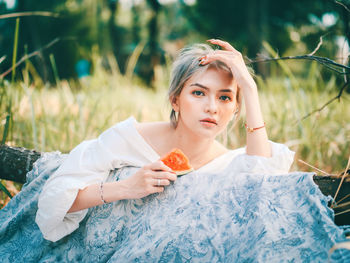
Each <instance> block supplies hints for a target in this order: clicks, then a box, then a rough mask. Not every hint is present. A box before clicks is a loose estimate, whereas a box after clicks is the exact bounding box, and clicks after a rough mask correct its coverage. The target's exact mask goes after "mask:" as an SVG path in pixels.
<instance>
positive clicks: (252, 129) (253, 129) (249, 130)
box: [244, 122, 265, 133]
mask: <svg viewBox="0 0 350 263" xmlns="http://www.w3.org/2000/svg"><path fill="white" fill-rule="evenodd" d="M244 126H245V127H246V129H247V131H248V132H250V133H252V132H253V131H255V130H258V129H261V128H264V127H265V122H264V125H263V126H260V127H256V128H249V127H248V126H247V123H244Z"/></svg>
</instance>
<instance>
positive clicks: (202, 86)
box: [190, 83, 234, 93]
mask: <svg viewBox="0 0 350 263" xmlns="http://www.w3.org/2000/svg"><path fill="white" fill-rule="evenodd" d="M191 86H198V87H201V88H202V89H206V90H209V88H208V87H206V86H204V85H202V84H199V83H193V84H191V85H190V87H191ZM219 91H221V92H231V93H234V92H233V90H232V89H221V90H219Z"/></svg>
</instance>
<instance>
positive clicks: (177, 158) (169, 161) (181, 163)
mask: <svg viewBox="0 0 350 263" xmlns="http://www.w3.org/2000/svg"><path fill="white" fill-rule="evenodd" d="M160 160H161V161H162V162H163V163H164V164H165V165H166V166H168V167H170V168H171V169H172V170H173V171H174V172H175V173H176V175H177V176H181V175H184V174H187V173H189V172H192V171H193V167H192V166H191V165H190V162H189V160H188V158H187V156H186V155H185V154H184V153H183V152H182V151H181V150H180V149H176V148H175V149H173V150H172V151H171V152H170V153H168V154H166V155H165V156H164V157H163V158H161V159H160Z"/></svg>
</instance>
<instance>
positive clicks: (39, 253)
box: [0, 40, 349, 262]
mask: <svg viewBox="0 0 350 263" xmlns="http://www.w3.org/2000/svg"><path fill="white" fill-rule="evenodd" d="M209 43H211V44H215V45H219V46H220V47H221V49H220V50H214V49H212V48H211V47H210V46H209V45H194V46H192V47H188V48H185V49H184V50H182V51H181V53H180V55H179V57H178V58H177V60H176V61H175V63H174V66H173V72H172V79H171V83H170V89H169V101H170V103H171V106H172V112H171V118H170V121H169V122H155V123H138V122H137V121H136V120H135V119H134V118H133V117H131V118H129V119H127V120H125V121H123V122H121V123H118V124H116V125H115V126H113V127H112V128H110V129H108V130H107V131H105V132H104V133H102V134H101V135H100V136H99V138H97V139H95V140H90V141H84V142H83V143H81V144H80V145H78V146H77V147H76V148H74V149H73V150H72V151H71V153H70V154H69V155H68V156H66V155H60V154H46V155H44V156H43V157H42V158H41V159H39V161H38V162H37V163H36V164H35V166H34V169H33V171H32V172H31V173H29V174H28V183H27V184H26V186H25V187H23V189H22V191H21V193H20V194H18V195H17V196H16V197H15V199H14V200H13V201H11V202H10V203H9V204H8V205H7V206H6V207H5V209H3V210H2V211H1V214H0V216H1V217H0V223H1V227H0V240H1V241H0V254H1V255H4V256H3V257H2V258H3V259H4V260H5V262H10V261H11V262H12V261H18V259H22V260H23V261H35V262H40V261H42V262H71V261H73V262H75V261H82V262H107V261H108V262H200V261H202V262H203V261H204V262H247V261H249V262H281V261H284V260H285V261H293V260H294V261H296V262H301V261H305V262H311V261H312V260H314V261H315V262H319V261H322V260H323V259H326V258H327V256H328V254H327V252H328V250H329V249H330V248H331V247H332V245H333V244H334V243H335V242H336V241H338V240H342V239H344V238H345V236H344V231H343V230H341V229H340V228H338V227H337V226H336V225H334V223H333V218H332V216H333V215H332V214H331V213H332V212H331V210H330V209H329V208H328V207H327V201H328V199H327V198H326V197H324V196H323V195H322V194H321V192H320V191H319V189H318V188H317V186H315V184H314V183H313V181H312V173H290V174H288V171H289V169H290V166H291V164H292V162H293V158H294V152H292V151H290V150H289V149H288V148H287V147H286V146H285V145H283V144H278V143H275V142H272V141H269V140H268V137H267V132H266V127H265V122H264V120H263V117H262V113H261V110H260V105H259V98H258V91H257V87H256V84H255V82H254V80H253V78H252V77H251V75H250V74H249V72H248V70H247V68H246V66H245V64H244V61H243V59H242V55H241V54H240V53H239V52H238V51H237V50H235V49H234V48H233V47H232V46H231V45H230V44H229V43H227V42H224V41H221V40H209ZM242 97H243V99H244V103H245V109H246V125H245V126H246V130H247V137H246V138H247V145H246V147H244V148H239V149H235V150H229V149H227V148H225V147H224V146H223V145H221V144H220V143H219V142H218V141H216V139H215V138H216V137H217V135H218V134H220V133H222V132H223V131H224V130H225V129H226V128H227V126H228V125H229V123H230V122H232V123H233V125H234V124H235V123H237V120H238V117H239V114H240V111H241V103H242ZM173 148H180V149H181V150H182V151H183V152H184V153H185V154H186V156H187V157H188V158H189V160H190V163H191V164H192V166H193V167H194V171H193V172H190V173H188V174H186V175H184V176H181V177H179V178H177V176H176V175H175V173H174V172H173V171H172V170H171V169H170V168H169V167H167V166H166V165H164V164H163V163H162V162H161V161H160V158H161V156H164V155H165V154H166V153H168V152H170V151H171V150H172V149H173ZM43 185H44V186H43ZM34 218H35V221H34ZM316 218H317V219H316ZM39 229H40V230H39ZM26 242H30V243H29V244H30V245H29V244H27V243H26ZM335 255H336V260H338V262H342V260H344V259H345V258H346V257H347V256H349V255H348V254H346V253H345V252H344V251H340V252H339V251H338V252H337V254H335Z"/></svg>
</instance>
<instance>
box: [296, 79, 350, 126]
mask: <svg viewBox="0 0 350 263" xmlns="http://www.w3.org/2000/svg"><path fill="white" fill-rule="evenodd" d="M348 85H349V82H345V83H344V85H343V86H342V87H341V89H340V91H339V93H338V95H337V96H335V97H334V98H332V99H330V100H329V101H328V102H326V103H325V104H324V105H323V106H321V107H320V108H318V109H316V110H313V111H312V112H310V113H308V114H307V115H305V116H304V117H302V118H301V119H299V120H297V121H295V122H294V123H293V125H296V124H297V123H298V122H299V121H303V120H305V119H306V118H308V117H310V116H311V115H312V114H314V113H316V112H321V111H322V110H323V109H324V108H325V107H326V106H327V105H328V104H330V103H332V102H333V101H335V100H336V99H338V100H339V101H340V97H341V95H342V94H343V91H344V89H345V87H347V86H348Z"/></svg>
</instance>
